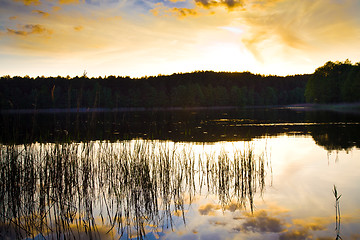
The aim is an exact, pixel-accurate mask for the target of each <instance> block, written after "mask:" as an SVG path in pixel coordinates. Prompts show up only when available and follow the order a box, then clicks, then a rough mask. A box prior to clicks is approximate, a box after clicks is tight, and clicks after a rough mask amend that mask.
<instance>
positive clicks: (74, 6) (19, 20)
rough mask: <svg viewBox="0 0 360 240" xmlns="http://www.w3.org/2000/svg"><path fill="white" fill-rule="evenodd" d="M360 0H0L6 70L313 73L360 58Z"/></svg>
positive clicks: (1, 66)
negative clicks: (319, 68) (328, 63)
mask: <svg viewBox="0 0 360 240" xmlns="http://www.w3.org/2000/svg"><path fill="white" fill-rule="evenodd" d="M359 12H360V1H359V0H0V76H4V75H10V76H25V75H29V76H31V77H36V76H58V75H60V76H67V75H69V76H71V77H73V76H81V75H83V73H84V72H85V71H86V73H87V75H88V76H93V77H98V76H103V77H104V76H109V75H115V76H118V75H119V76H130V77H143V76H154V75H155V76H156V75H159V74H163V75H164V74H165V75H167V74H172V73H181V72H192V71H198V70H200V71H201V70H212V71H231V72H235V71H236V72H243V71H250V72H252V73H259V74H264V75H269V74H271V75H293V74H303V73H312V72H314V70H315V69H316V68H317V67H320V66H322V65H323V64H325V63H326V62H327V61H344V60H346V59H349V60H350V61H352V62H353V63H355V62H359V61H360V14H359Z"/></svg>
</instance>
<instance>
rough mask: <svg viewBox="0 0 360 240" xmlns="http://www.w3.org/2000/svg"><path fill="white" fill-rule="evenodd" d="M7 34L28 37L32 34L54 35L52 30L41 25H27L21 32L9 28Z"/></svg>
mask: <svg viewBox="0 0 360 240" xmlns="http://www.w3.org/2000/svg"><path fill="white" fill-rule="evenodd" d="M7 32H8V33H9V34H13V35H19V36H27V35H31V34H52V30H50V29H47V28H45V27H44V26H43V25H40V24H26V25H24V26H22V29H21V30H14V29H10V28H7Z"/></svg>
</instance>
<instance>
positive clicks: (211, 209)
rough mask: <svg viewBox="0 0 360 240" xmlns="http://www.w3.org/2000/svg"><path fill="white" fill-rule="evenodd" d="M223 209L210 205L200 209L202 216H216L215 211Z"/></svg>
mask: <svg viewBox="0 0 360 240" xmlns="http://www.w3.org/2000/svg"><path fill="white" fill-rule="evenodd" d="M219 209H221V206H220V205H217V204H212V203H208V204H206V205H202V206H200V207H199V209H198V210H199V212H200V214H201V215H215V211H216V210H219Z"/></svg>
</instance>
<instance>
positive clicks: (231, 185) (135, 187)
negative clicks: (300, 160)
mask: <svg viewBox="0 0 360 240" xmlns="http://www.w3.org/2000/svg"><path fill="white" fill-rule="evenodd" d="M0 148H1V162H0V164H1V165H0V181H1V185H2V186H3V187H2V188H1V189H0V195H1V197H0V199H1V200H0V209H1V211H0V212H1V215H0V236H1V237H2V238H5V239H13V238H17V239H24V238H26V237H31V238H34V237H40V238H41V237H46V238H50V239H51V238H54V239H84V238H88V239H96V238H102V237H103V236H107V237H110V238H112V237H114V238H115V237H117V238H119V237H123V238H138V239H142V238H144V237H145V236H147V234H149V233H158V234H160V233H161V232H162V231H163V230H164V229H173V228H174V224H175V222H176V221H174V219H178V220H179V219H181V222H182V224H186V209H187V208H188V207H189V206H190V205H191V204H192V203H193V201H194V199H195V198H196V196H197V195H198V194H200V193H202V194H214V195H216V196H217V197H218V200H219V203H220V205H222V206H223V207H225V206H227V205H228V204H229V203H230V202H234V201H235V202H236V204H237V205H238V207H239V208H246V209H248V210H249V211H253V209H254V202H253V198H254V194H255V193H257V192H259V193H262V192H263V191H264V188H265V175H266V170H267V168H269V167H271V166H270V165H269V161H268V160H267V158H266V153H265V152H263V153H262V154H260V155H257V154H255V151H254V147H253V146H251V145H249V144H247V145H246V146H244V148H243V149H235V148H234V149H231V150H227V149H225V148H223V149H221V150H211V151H208V150H206V151H205V150H204V149H201V150H200V151H199V150H196V149H197V148H196V147H195V146H192V145H189V144H180V143H172V142H162V141H149V140H133V141H121V142H116V143H110V142H107V141H96V142H87V143H54V144H51V143H36V144H23V145H14V144H11V145H1V146H0Z"/></svg>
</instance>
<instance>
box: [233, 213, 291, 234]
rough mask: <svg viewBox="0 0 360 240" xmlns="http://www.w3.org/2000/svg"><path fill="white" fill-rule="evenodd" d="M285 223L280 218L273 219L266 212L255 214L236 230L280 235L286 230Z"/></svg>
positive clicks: (248, 217)
mask: <svg viewBox="0 0 360 240" xmlns="http://www.w3.org/2000/svg"><path fill="white" fill-rule="evenodd" d="M283 225H284V223H283V221H281V220H280V219H278V218H275V217H271V216H269V215H268V214H267V212H266V211H264V210H261V211H258V212H255V213H254V215H253V216H247V218H246V220H245V222H244V223H243V224H242V225H241V226H240V227H237V228H234V230H238V231H245V232H249V231H251V232H262V233H264V232H273V233H279V232H282V231H283V230H284V227H283Z"/></svg>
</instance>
